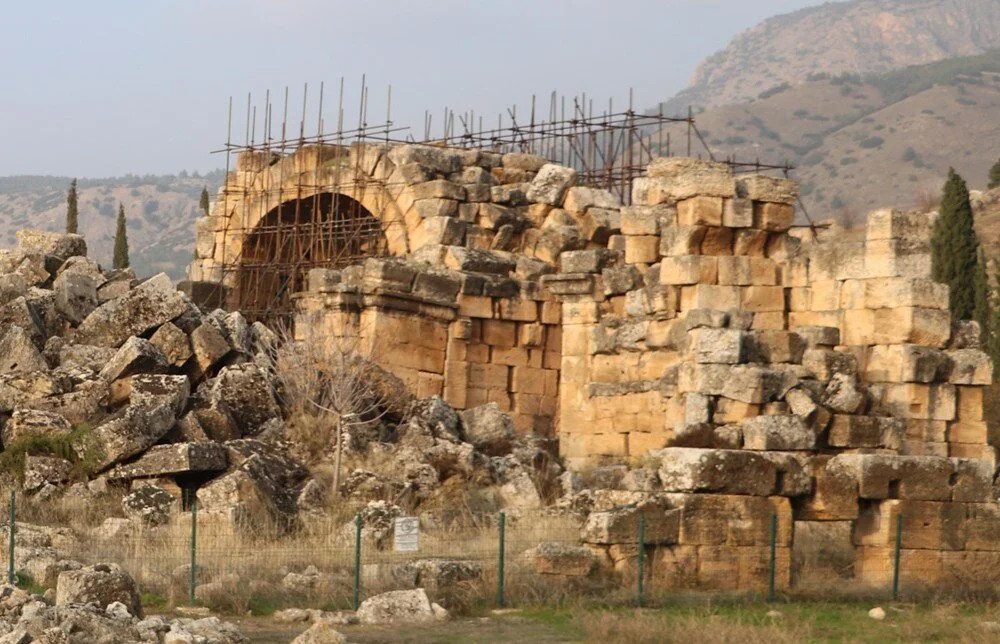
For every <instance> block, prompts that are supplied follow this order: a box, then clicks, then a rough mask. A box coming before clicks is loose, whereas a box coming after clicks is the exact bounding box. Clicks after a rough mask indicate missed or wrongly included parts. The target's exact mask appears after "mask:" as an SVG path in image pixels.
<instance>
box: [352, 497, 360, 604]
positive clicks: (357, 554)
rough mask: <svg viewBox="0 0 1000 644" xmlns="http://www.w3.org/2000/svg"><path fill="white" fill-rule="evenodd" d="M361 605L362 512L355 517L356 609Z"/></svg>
mask: <svg viewBox="0 0 1000 644" xmlns="http://www.w3.org/2000/svg"><path fill="white" fill-rule="evenodd" d="M360 605H361V513H360V512H359V513H358V514H357V515H356V516H355V517H354V610H358V606H360Z"/></svg>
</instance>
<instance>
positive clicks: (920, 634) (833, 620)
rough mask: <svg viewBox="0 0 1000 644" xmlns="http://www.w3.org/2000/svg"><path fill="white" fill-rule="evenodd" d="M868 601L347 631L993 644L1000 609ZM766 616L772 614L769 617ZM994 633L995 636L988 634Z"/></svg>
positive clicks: (537, 615) (275, 631) (266, 624)
mask: <svg viewBox="0 0 1000 644" xmlns="http://www.w3.org/2000/svg"><path fill="white" fill-rule="evenodd" d="M876 605H877V604H876V603H871V602H796V603H785V604H782V603H776V604H764V603H755V604H741V603H730V604H720V605H711V604H703V605H699V606H694V605H684V606H671V607H666V608H649V609H642V610H637V609H586V608H577V609H565V610H550V609H526V610H515V611H509V612H504V613H503V614H493V613H491V614H487V615H483V616H479V617H471V618H461V619H456V620H453V621H450V622H446V623H438V624H431V625H415V626H398V627H372V626H349V627H343V628H342V629H341V632H342V633H344V635H346V636H347V638H348V640H349V641H351V642H363V643H375V642H421V643H425V642H426V643H429V642H435V643H442V644H443V643H451V642H490V641H494V642H600V643H602V644H609V643H611V642H628V643H629V644H644V643H646V642H650V643H652V642H682V643H684V644H694V643H697V642H713V643H715V642H720V643H727V642H733V643H738V644H755V643H758V642H760V643H766V644H783V643H785V642H789V643H790V642H996V641H1000V606H998V605H996V604H992V603H945V604H889V603H885V604H881V606H882V607H883V608H884V609H885V611H886V618H885V619H884V620H883V621H876V620H874V619H872V618H870V617H869V616H868V611H869V609H871V608H873V607H874V606H876ZM772 611H777V613H778V614H777V615H775V614H774V613H773V612H772ZM241 626H242V627H243V628H244V630H245V632H246V633H247V634H248V635H249V636H250V637H251V638H252V639H253V641H255V642H261V643H264V642H268V643H270V642H275V643H276V642H287V641H289V640H291V639H292V638H293V637H294V636H295V635H296V634H298V633H299V632H301V631H302V630H304V626H296V627H289V626H288V625H275V624H274V623H273V622H271V621H270V620H267V619H257V618H254V619H247V620H244V621H243V622H242V623H241ZM993 628H996V629H998V630H993Z"/></svg>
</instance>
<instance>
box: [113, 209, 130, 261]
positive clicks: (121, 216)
mask: <svg viewBox="0 0 1000 644" xmlns="http://www.w3.org/2000/svg"><path fill="white" fill-rule="evenodd" d="M112 266H114V267H115V268H128V266H129V259H128V231H127V230H126V227H125V206H124V205H122V204H121V203H119V204H118V223H117V227H116V228H115V255H114V260H113V262H112Z"/></svg>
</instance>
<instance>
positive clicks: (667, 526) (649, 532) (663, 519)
mask: <svg viewBox="0 0 1000 644" xmlns="http://www.w3.org/2000/svg"><path fill="white" fill-rule="evenodd" d="M680 515H681V511H680V510H679V509H677V508H672V507H669V506H668V505H667V504H665V503H662V502H656V501H645V502H641V503H638V504H634V505H628V506H621V507H617V508H613V509H611V510H606V511H601V512H591V513H590V514H589V515H588V516H587V521H586V523H584V525H583V528H582V529H581V531H580V540H581V541H583V542H584V543H595V544H604V545H609V544H622V543H638V538H639V519H640V516H642V517H644V518H645V535H644V536H645V543H646V544H672V543H677V532H678V529H679V523H680Z"/></svg>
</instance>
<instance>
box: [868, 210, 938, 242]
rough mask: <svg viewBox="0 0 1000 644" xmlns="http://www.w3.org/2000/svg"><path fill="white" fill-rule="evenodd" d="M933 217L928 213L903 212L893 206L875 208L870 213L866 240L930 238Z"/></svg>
mask: <svg viewBox="0 0 1000 644" xmlns="http://www.w3.org/2000/svg"><path fill="white" fill-rule="evenodd" d="M932 225H933V222H932V219H931V217H930V216H929V215H928V214H926V213H912V212H902V211H900V210H895V209H892V208H883V209H881V210H875V211H873V212H871V213H870V214H869V215H868V223H867V226H866V227H865V239H866V241H876V240H886V239H906V240H923V241H926V240H929V239H930V238H931V227H932Z"/></svg>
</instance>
